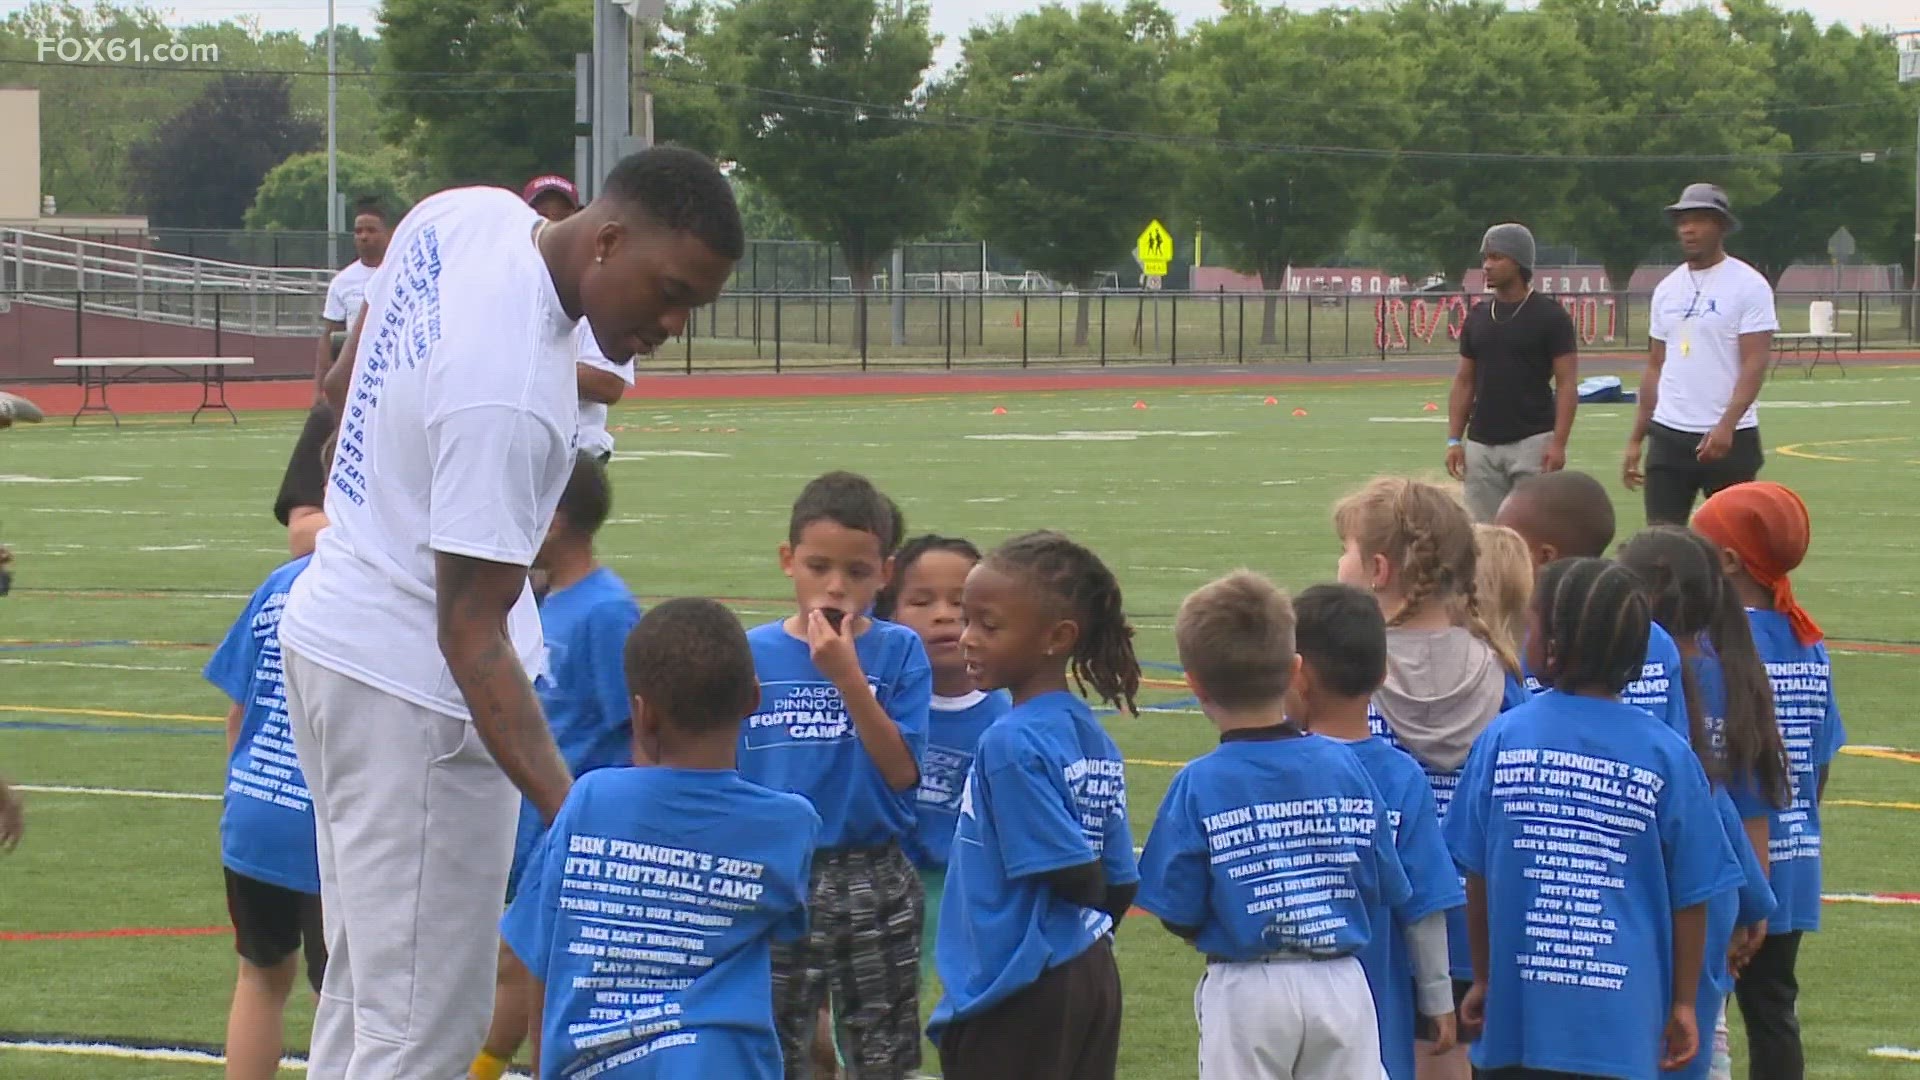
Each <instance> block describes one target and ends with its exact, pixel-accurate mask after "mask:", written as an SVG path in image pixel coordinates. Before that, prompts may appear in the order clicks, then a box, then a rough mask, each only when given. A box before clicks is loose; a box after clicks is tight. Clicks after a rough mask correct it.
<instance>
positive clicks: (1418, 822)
mask: <svg viewBox="0 0 1920 1080" xmlns="http://www.w3.org/2000/svg"><path fill="white" fill-rule="evenodd" d="M1349 748H1350V749H1352V751H1353V753H1354V756H1355V757H1357V758H1359V759H1360V765H1361V767H1362V768H1364V769H1366V770H1367V775H1368V776H1369V777H1371V778H1372V779H1373V785H1374V787H1376V788H1378V789H1379V791H1380V797H1381V799H1382V801H1384V802H1385V803H1386V806H1387V823H1388V824H1390V825H1392V826H1393V838H1394V846H1395V848H1397V849H1398V851H1399V853H1400V865H1401V867H1402V868H1404V869H1405V870H1406V873H1407V883H1408V885H1409V886H1410V887H1411V889H1410V891H1409V893H1408V895H1407V899H1406V901H1405V902H1403V903H1401V904H1400V905H1399V906H1398V907H1394V908H1391V909H1389V908H1387V907H1385V906H1380V907H1376V908H1375V909H1374V910H1373V911H1371V912H1369V913H1368V920H1369V921H1370V922H1371V923H1373V925H1374V926H1375V927H1378V928H1381V929H1382V930H1384V931H1385V932H1376V933H1375V934H1374V936H1373V940H1372V941H1371V942H1369V943H1368V944H1367V947H1366V948H1365V949H1362V950H1361V951H1360V964H1361V966H1362V967H1363V968H1365V969H1366V972H1367V987H1368V989H1370V990H1372V991H1373V1011H1374V1015H1375V1017H1376V1018H1377V1019H1378V1020H1379V1023H1380V1058H1381V1061H1382V1063H1383V1064H1385V1065H1386V1067H1387V1076H1388V1078H1389V1080H1413V1077H1414V1070H1415V1065H1414V1057H1413V1043H1414V1039H1415V1038H1416V1037H1417V1032H1418V1019H1419V1010H1418V1008H1417V1006H1416V1002H1415V1000H1414V979H1413V954H1412V952H1411V950H1410V949H1409V948H1408V945H1407V933H1406V928H1407V927H1408V926H1410V925H1412V924H1413V923H1417V922H1419V921H1420V920H1421V919H1424V918H1426V917H1427V916H1429V915H1432V914H1433V913H1434V912H1436V911H1445V912H1448V913H1449V914H1450V915H1451V914H1452V913H1454V912H1455V911H1459V910H1462V909H1463V908H1464V906H1465V905H1466V902H1467V894H1466V891H1465V890H1464V889H1463V888H1462V887H1461V884H1460V875H1459V872H1458V871H1457V870H1456V869H1455V868H1454V865H1453V856H1452V855H1451V854H1449V853H1448V851H1447V842H1446V840H1445V838H1443V837H1442V836H1441V835H1440V819H1439V817H1438V816H1436V815H1435V813H1434V809H1433V789H1432V787H1431V786H1430V785H1429V784H1428V783H1427V777H1426V774H1425V773H1424V772H1423V771H1422V770H1421V768H1420V766H1419V765H1418V764H1417V763H1415V762H1414V760H1413V758H1412V757H1410V756H1408V755H1407V754H1406V753H1405V752H1404V751H1401V750H1397V749H1395V748H1394V747H1393V746H1391V745H1389V744H1388V743H1387V741H1386V740H1385V739H1381V738H1377V737H1376V738H1371V739H1364V740H1362V741H1360V742H1357V743H1350V744H1349ZM1460 921H1461V923H1462V925H1463V926H1464V925H1465V919H1464V917H1463V918H1462V919H1461V920H1460ZM1449 930H1451V926H1449ZM1463 933H1464V930H1463ZM1467 962H1468V965H1469V967H1471V965H1472V958H1471V953H1469V954H1468V961H1467Z"/></svg>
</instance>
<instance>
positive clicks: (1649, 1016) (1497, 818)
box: [1445, 692, 1742, 1080]
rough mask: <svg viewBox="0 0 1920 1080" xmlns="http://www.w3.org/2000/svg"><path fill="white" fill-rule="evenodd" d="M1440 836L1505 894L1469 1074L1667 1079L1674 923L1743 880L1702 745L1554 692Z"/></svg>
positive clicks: (1493, 750) (1652, 722)
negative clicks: (1699, 751)
mask: <svg viewBox="0 0 1920 1080" xmlns="http://www.w3.org/2000/svg"><path fill="white" fill-rule="evenodd" d="M1445 828H1446V836H1447V843H1448V846H1449V847H1450V848H1451V849H1452V850H1453V857H1454V861H1455V862H1456V863H1458V864H1459V865H1460V867H1461V868H1462V869H1463V870H1465V871H1466V872H1467V873H1469V874H1472V875H1475V876H1477V877H1480V878H1482V879H1484V880H1486V881H1488V882H1491V883H1494V886H1495V887H1492V888H1490V889H1489V890H1488V895H1487V937H1488V958H1489V960H1490V961H1491V964H1490V967H1491V978H1490V980H1489V982H1488V987H1487V1013H1486V1027H1485V1029H1484V1031H1483V1033H1482V1034H1481V1037H1480V1039H1479V1041H1478V1042H1476V1043H1475V1044H1474V1047H1473V1054H1472V1057H1473V1064H1474V1065H1475V1066H1477V1067H1479V1068H1482V1069H1498V1068H1509V1067H1513V1066H1525V1067H1527V1068H1531V1069H1545V1070H1549V1071H1558V1072H1570V1073H1580V1074H1583V1075H1593V1076H1607V1077H1620V1078H1624V1080H1652V1078H1654V1077H1656V1076H1658V1074H1659V1070H1660V1056H1661V1041H1662V1033H1663V1032H1664V1030H1665V1028H1666V1022H1667V1015H1668V1013H1669V1012H1670V1011H1671V1010H1670V1005H1671V997H1672V993H1673V915H1674V912H1676V911H1681V910H1684V909H1686V908H1690V907H1693V906H1694V905H1696V904H1704V903H1706V902H1707V901H1709V900H1711V899H1712V898H1713V897H1714V896H1715V895H1717V894H1719V893H1721V892H1723V891H1727V890H1732V889H1737V888H1739V887H1740V884H1741V881H1742V877H1741V874H1740V865H1739V863H1738V862H1737V861H1736V860H1735V858H1734V852H1733V849H1732V846H1731V845H1730V844H1729V843H1728V841H1727V835H1726V830H1725V829H1724V828H1723V827H1722V825H1721V823H1720V817H1719V813H1718V811H1716V810H1715V809H1714V805H1713V793H1712V791H1711V789H1710V788H1709V787H1708V784H1707V775H1706V770H1705V769H1703V768H1702V767H1701V765H1700V761H1699V759H1698V758H1696V757H1694V754H1693V748H1692V747H1690V746H1688V745H1687V742H1686V740H1684V739H1682V738H1681V737H1680V736H1679V735H1677V734H1675V733H1674V732H1673V731H1672V730H1671V729H1669V728H1667V727H1666V726H1665V725H1664V724H1663V723H1662V722H1661V721H1659V720H1658V719H1656V718H1655V717H1653V715H1652V714H1650V713H1648V712H1647V711H1645V710H1644V709H1640V708H1637V707H1634V706H1630V705H1626V704H1623V703H1620V702H1616V701H1606V700H1601V699H1596V698H1588V697H1579V696H1574V695H1567V694H1560V693H1556V692H1548V693H1544V694H1541V695H1539V696H1537V697H1535V698H1534V699H1533V701H1531V702H1529V703H1528V704H1526V705H1523V706H1521V707H1520V708H1518V709H1515V710H1514V711H1512V712H1510V713H1508V714H1507V715H1506V716H1505V717H1503V718H1502V719H1501V721H1500V723H1499V724H1498V725H1496V726H1495V727H1494V728H1492V729H1490V730H1489V731H1487V732H1486V733H1485V734H1483V735H1482V736H1481V737H1480V741H1479V742H1478V743H1476V744H1475V745H1474V748H1473V754H1472V755H1471V756H1470V757H1469V758H1468V760H1467V768H1466V775H1465V776H1463V777H1462V778H1461V781H1460V789H1459V793H1458V794H1457V796H1456V797H1455V799H1454V801H1453V807H1452V810H1451V812H1450V813H1449V814H1448V815H1447V821H1446V826H1445Z"/></svg>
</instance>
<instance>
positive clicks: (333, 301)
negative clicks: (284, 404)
mask: <svg viewBox="0 0 1920 1080" xmlns="http://www.w3.org/2000/svg"><path fill="white" fill-rule="evenodd" d="M392 240H393V222H392V221H390V220H389V219H388V218H387V210H386V208H385V207H383V206H381V205H380V201H379V200H378V199H373V198H367V199H362V200H360V202H359V203H358V205H356V206H355V208H354V214H353V252H354V255H355V256H356V258H355V259H354V260H353V262H351V263H349V264H348V265H347V267H346V269H344V270H342V271H340V272H339V273H337V274H335V275H333V280H332V281H331V282H329V283H328V284H327V299H326V303H325V304H324V305H323V306H322V307H321V309H320V340H319V341H318V342H317V343H316V344H315V347H314V368H313V384H314V389H315V391H316V396H317V392H318V390H319V386H320V380H321V379H324V378H326V375H327V369H328V368H330V367H332V366H333V341H332V338H333V335H335V334H339V333H344V332H345V331H346V330H348V329H349V325H348V324H349V323H351V322H353V321H354V319H355V318H357V317H358V315H359V313H360V304H361V301H362V300H364V299H365V297H366V293H367V282H368V281H369V280H371V279H372V278H373V272H374V271H375V270H377V269H379V268H380V261H381V260H382V259H385V258H386V257H387V244H388V243H390V242H391V241H392Z"/></svg>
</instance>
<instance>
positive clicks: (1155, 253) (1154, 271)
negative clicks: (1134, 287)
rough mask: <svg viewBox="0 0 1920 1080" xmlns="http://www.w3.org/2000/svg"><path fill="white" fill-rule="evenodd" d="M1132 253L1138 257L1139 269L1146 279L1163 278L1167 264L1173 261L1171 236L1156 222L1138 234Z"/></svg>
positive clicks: (1165, 228)
mask: <svg viewBox="0 0 1920 1080" xmlns="http://www.w3.org/2000/svg"><path fill="white" fill-rule="evenodd" d="M1134 253H1135V254H1137V255H1138V256H1139V257H1140V269H1141V270H1142V271H1143V272H1145V273H1146V275H1147V276H1148V277H1165V276H1166V273H1167V264H1168V263H1169V262H1171V261H1173V234H1171V233H1169V232H1167V227H1166V226H1165V225H1162V224H1160V223H1159V222H1158V221H1155V222H1152V223H1150V224H1148V225H1147V231H1146V232H1143V233H1141V234H1140V240H1139V242H1138V243H1137V244H1136V245H1135V247H1134Z"/></svg>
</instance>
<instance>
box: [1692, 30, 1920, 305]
mask: <svg viewBox="0 0 1920 1080" xmlns="http://www.w3.org/2000/svg"><path fill="white" fill-rule="evenodd" d="M1727 12H1728V16H1729V20H1728V21H1729V22H1730V23H1731V25H1732V28H1733V31H1734V33H1735V34H1737V35H1738V36H1739V37H1740V39H1741V40H1743V41H1749V42H1753V43H1755V44H1757V45H1761V46H1764V47H1765V48H1766V49H1767V51H1768V54H1769V57H1770V62H1769V65H1768V66H1769V68H1770V69H1771V70H1772V72H1773V81H1772V88H1773V92H1772V94H1770V95H1769V98H1768V100H1767V102H1766V106H1767V110H1768V113H1769V118H1770V120H1771V122H1772V124H1773V126H1774V127H1776V128H1778V129H1779V130H1780V131H1782V132H1784V133H1785V134H1786V136H1787V138H1788V139H1789V140H1791V141H1792V144H1793V149H1794V150H1795V151H1820V150H1837V151H1846V152H1847V153H1846V156H1845V157H1843V158H1837V159H1811V160H1798V159H1790V160H1787V161H1785V162H1783V163H1782V165H1781V169H1780V173H1779V181H1778V182H1779V190H1778V191H1777V192H1776V193H1775V194H1774V196H1773V198H1771V199H1768V200H1767V201H1765V202H1763V203H1760V204H1757V205H1753V206H1742V207H1740V208H1738V213H1739V214H1740V218H1741V223H1742V225H1743V228H1742V230H1741V232H1740V235H1739V237H1738V238H1737V239H1736V240H1735V241H1734V244H1735V245H1736V246H1737V247H1738V248H1739V252H1740V256H1741V257H1742V258H1744V259H1746V260H1747V261H1749V262H1751V263H1753V264H1754V266H1755V267H1756V268H1758V269H1759V270H1760V272H1761V273H1764V274H1766V275H1767V278H1768V280H1770V281H1773V282H1775V283H1776V284H1777V283H1778V282H1779V280H1780V275H1781V274H1782V273H1784V272H1785V271H1786V269H1787V267H1789V266H1791V265H1793V264H1794V263H1795V262H1796V261H1799V260H1806V259H1811V260H1814V261H1818V262H1825V261H1826V260H1827V258H1828V256H1827V240H1828V238H1829V237H1831V236H1832V235H1833V233H1834V231H1835V230H1836V229H1839V228H1840V227H1841V226H1843V225H1844V226H1846V228H1847V230H1848V231H1849V232H1851V233H1853V235H1854V238H1855V239H1856V240H1857V241H1858V242H1859V253H1860V254H1861V255H1862V256H1865V257H1866V258H1868V259H1872V260H1885V261H1888V262H1901V263H1904V262H1906V261H1907V260H1908V258H1909V257H1910V256H1911V254H1912V247H1911V245H1912V242H1913V229H1912V228H1911V225H1912V223H1911V221H1909V220H1908V218H1907V215H1905V214H1902V213H1893V214H1889V213H1884V212H1882V209H1883V208H1885V207H1889V206H1894V207H1903V208H1904V207H1906V206H1908V205H1909V204H1910V200H1911V199H1912V198H1913V157H1912V155H1911V154H1906V153H1896V154H1894V155H1892V157H1891V158H1889V157H1888V156H1887V155H1886V153H1885V151H1886V150H1887V149H1889V148H1891V147H1896V146H1902V144H1903V143H1905V142H1906V141H1907V140H1908V139H1910V138H1912V136H1913V110H1914V99H1913V97H1912V95H1910V94H1908V93H1907V92H1905V91H1904V90H1903V88H1902V87H1901V86H1900V85H1899V83H1898V82H1896V81H1895V80H1894V78H1893V72H1894V71H1895V70H1896V67H1895V65H1896V64H1897V63H1898V60H1897V58H1896V54H1895V52H1894V48H1893V44H1892V42H1890V41H1888V40H1887V39H1886V38H1885V37H1883V36H1881V35H1878V34H1855V33H1854V32H1853V31H1852V30H1849V29H1847V28H1846V27H1844V26H1837V25H1836V26H1833V27H1830V28H1828V29H1826V30H1824V31H1823V30H1822V29H1821V28H1820V27H1819V25H1818V24H1816V23H1815V22H1814V20H1813V18H1812V16H1810V15H1808V14H1807V13H1806V12H1804V11H1794V12H1784V11H1781V10H1780V9H1778V8H1776V7H1774V6H1773V5H1772V4H1770V3H1768V2H1767V0H1729V2H1728V4H1727ZM1863 150H1875V151H1879V152H1880V153H1878V154H1877V155H1876V157H1875V159H1874V160H1873V161H1872V162H1862V161H1861V160H1860V158H1859V152H1860V151H1863Z"/></svg>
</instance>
